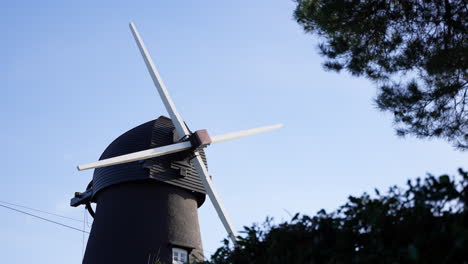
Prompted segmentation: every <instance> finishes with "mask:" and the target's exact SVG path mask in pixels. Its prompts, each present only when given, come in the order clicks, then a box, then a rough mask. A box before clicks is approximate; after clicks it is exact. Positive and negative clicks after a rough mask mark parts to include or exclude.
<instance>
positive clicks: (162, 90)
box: [130, 23, 190, 137]
mask: <svg viewBox="0 0 468 264" xmlns="http://www.w3.org/2000/svg"><path fill="white" fill-rule="evenodd" d="M130 29H131V30H132V34H133V37H134V38H135V41H136V43H137V45H138V49H139V50H140V52H141V55H142V56H143V60H144V61H145V64H146V68H148V71H149V73H150V75H151V79H153V82H154V85H155V86H156V88H157V90H158V93H159V96H160V97H161V100H162V101H163V103H164V106H165V107H166V110H167V112H168V113H169V116H170V117H171V120H172V123H173V124H174V127H175V128H176V131H177V134H178V136H179V137H183V136H188V135H189V134H190V132H189V130H188V129H187V127H186V126H185V123H184V121H183V120H182V117H181V116H180V115H179V112H177V109H176V107H175V105H174V102H173V101H172V98H171V96H170V95H169V92H168V91H167V88H166V86H165V85H164V83H163V81H162V79H161V76H160V75H159V72H158V70H157V69H156V66H155V65H154V62H153V59H151V56H150V54H149V52H148V50H147V49H146V46H145V43H143V40H142V39H141V37H140V34H139V33H138V30H137V29H136V27H135V25H134V24H133V23H130Z"/></svg>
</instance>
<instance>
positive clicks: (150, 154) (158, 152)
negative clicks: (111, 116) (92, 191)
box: [78, 141, 192, 171]
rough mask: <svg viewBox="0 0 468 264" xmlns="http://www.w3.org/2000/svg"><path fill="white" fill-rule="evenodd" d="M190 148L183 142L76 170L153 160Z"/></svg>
mask: <svg viewBox="0 0 468 264" xmlns="http://www.w3.org/2000/svg"><path fill="white" fill-rule="evenodd" d="M191 147H192V144H191V143H190V142H189V141H184V142H180V143H176V144H172V145H167V146H163V147H158V148H152V149H147V150H142V151H138V152H134V153H130V154H126V155H121V156H117V157H113V158H109V159H104V160H99V161H96V162H91V163H86V164H83V165H79V166H78V170H79V171H82V170H88V169H95V168H101V167H107V166H111V165H117V164H122V163H127V162H132V161H137V160H144V159H149V158H154V157H158V156H163V155H167V154H172V153H176V152H180V151H184V150H187V149H189V148H191Z"/></svg>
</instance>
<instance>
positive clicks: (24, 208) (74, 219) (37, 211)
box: [0, 200, 83, 222]
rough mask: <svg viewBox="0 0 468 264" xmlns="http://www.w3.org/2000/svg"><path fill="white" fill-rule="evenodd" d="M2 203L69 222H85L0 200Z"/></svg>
mask: <svg viewBox="0 0 468 264" xmlns="http://www.w3.org/2000/svg"><path fill="white" fill-rule="evenodd" d="M0 203H4V204H8V205H12V206H15V207H20V208H24V209H28V210H31V211H36V212H40V213H44V214H48V215H53V216H57V217H61V218H65V219H69V220H73V221H77V222H83V221H82V220H80V219H76V218H72V217H68V216H63V215H59V214H54V213H51V212H47V211H43V210H39V209H34V208H31V207H27V206H24V205H19V204H14V203H9V202H5V201H1V200H0Z"/></svg>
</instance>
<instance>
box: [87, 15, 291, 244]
mask: <svg viewBox="0 0 468 264" xmlns="http://www.w3.org/2000/svg"><path fill="white" fill-rule="evenodd" d="M130 29H131V30H132V33H133V36H134V38H135V41H136V42H137V45H138V48H139V50H140V52H141V55H142V56H143V59H144V61H145V64H146V67H147V68H148V71H149V73H150V75H151V78H152V79H153V82H154V85H155V86H156V88H157V90H158V93H159V96H160V97H161V100H162V101H163V103H164V106H165V108H166V110H167V112H168V113H169V115H170V117H171V120H172V123H173V124H174V127H175V129H176V132H177V134H178V136H179V137H181V138H182V137H184V136H186V138H191V137H193V136H196V135H197V132H199V131H196V132H195V133H194V134H191V133H190V131H189V130H188V129H187V127H186V125H185V123H184V121H183V119H182V117H181V116H180V114H179V113H178V112H177V110H176V107H175V104H174V102H173V101H172V99H171V97H170V95H169V92H168V91H167V88H166V86H165V85H164V83H163V82H162V79H161V77H160V76H159V73H158V71H157V69H156V66H155V65H154V63H153V60H152V59H151V57H150V55H149V53H148V51H147V49H146V47H145V44H144V43H143V40H142V39H141V37H140V34H139V33H138V31H137V29H136V27H135V25H134V24H133V23H130ZM282 126H283V125H281V124H277V125H272V126H264V127H258V128H253V129H247V130H241V131H237V132H231V133H227V134H222V135H217V136H213V137H210V136H209V135H208V134H207V132H206V131H204V134H203V135H204V136H205V138H204V142H203V144H202V145H197V146H194V143H193V142H192V141H191V140H187V141H182V142H178V143H175V144H171V145H167V146H162V147H157V148H151V149H147V150H142V151H138V152H134V153H129V154H126V155H121V156H117V157H113V158H109V159H104V160H99V161H96V162H91V163H86V164H83V165H79V166H78V170H87V169H94V168H100V167H106V166H111V165H116V164H122V163H127V162H132V161H138V160H145V159H150V158H154V157H159V156H163V155H168V154H171V153H176V152H180V151H184V150H188V149H193V151H194V156H195V158H194V159H192V161H191V162H192V164H193V166H194V167H195V169H196V171H197V173H198V175H199V176H200V180H201V182H202V183H203V186H204V187H205V190H206V192H207V194H208V196H209V197H210V200H211V202H212V203H213V206H214V208H215V210H216V213H217V214H218V216H219V218H220V219H221V222H222V224H223V226H224V228H225V229H226V231H227V233H228V235H229V238H230V239H231V240H232V242H233V244H234V245H236V232H235V230H234V228H233V225H232V224H231V222H230V220H229V218H228V216H227V213H226V210H225V209H224V206H223V205H222V203H221V199H220V198H219V195H218V194H217V192H216V190H215V188H214V186H213V183H212V182H211V178H210V176H209V173H208V169H207V168H206V166H205V163H204V162H203V160H202V158H201V156H200V153H199V152H198V149H199V148H200V147H206V146H207V145H209V144H215V143H220V142H225V141H228V140H233V139H237V138H242V137H246V136H251V135H255V134H258V133H262V132H266V131H271V130H274V129H278V128H281V127H282Z"/></svg>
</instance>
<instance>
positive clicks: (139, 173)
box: [93, 116, 206, 206]
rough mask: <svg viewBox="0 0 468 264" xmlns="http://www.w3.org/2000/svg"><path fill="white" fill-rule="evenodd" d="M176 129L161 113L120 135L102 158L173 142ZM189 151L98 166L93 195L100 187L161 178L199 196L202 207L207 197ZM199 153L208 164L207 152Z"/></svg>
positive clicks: (164, 181)
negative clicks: (157, 116)
mask: <svg viewBox="0 0 468 264" xmlns="http://www.w3.org/2000/svg"><path fill="white" fill-rule="evenodd" d="M173 131H174V125H173V124H172V121H171V119H169V118H167V117H165V116H160V117H159V118H157V119H155V120H152V121H149V122H146V123H144V124H141V125H139V126H137V127H135V128H132V129H130V130H129V131H127V132H125V133H124V134H122V135H121V136H119V137H117V138H116V139H115V140H114V141H113V142H112V143H111V144H109V146H108V147H107V148H106V149H105V150H104V152H103V153H102V155H101V157H100V158H99V160H102V159H108V158H112V157H116V156H120V155H125V154H129V153H133V152H137V151H142V150H146V149H150V148H155V147H160V146H165V145H170V144H173V143H174V141H173ZM187 154H188V153H187V152H182V153H175V154H170V155H165V156H161V157H156V158H152V159H148V160H145V161H133V162H128V163H123V164H117V165H113V166H108V167H102V168H97V169H95V170H94V175H93V197H95V196H96V195H98V193H99V192H100V191H101V190H103V189H105V188H108V187H110V186H112V185H116V184H122V183H125V182H134V181H158V182H163V183H165V184H171V185H174V186H178V187H180V188H183V189H185V190H187V191H189V192H193V193H194V194H195V195H196V197H197V202H198V206H201V205H202V204H203V202H204V201H205V198H206V192H205V188H204V187H203V184H202V182H201V181H200V178H199V176H198V174H197V172H196V170H195V168H194V167H193V166H192V165H191V164H190V163H189V162H188V161H186V160H184V158H185V159H186V158H187V157H188V156H187ZM200 154H201V156H202V158H203V160H204V162H205V165H206V158H205V153H204V152H203V151H200Z"/></svg>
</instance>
